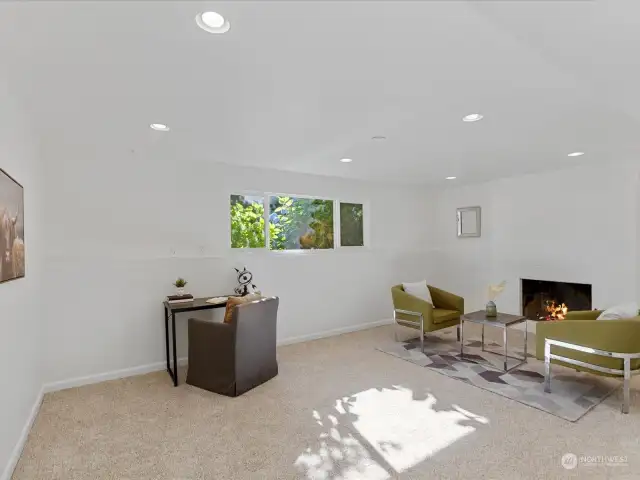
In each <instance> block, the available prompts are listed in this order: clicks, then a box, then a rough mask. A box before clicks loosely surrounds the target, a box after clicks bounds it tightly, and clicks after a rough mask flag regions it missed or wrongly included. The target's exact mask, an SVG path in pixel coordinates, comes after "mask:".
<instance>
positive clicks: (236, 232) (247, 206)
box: [230, 195, 266, 248]
mask: <svg viewBox="0 0 640 480" xmlns="http://www.w3.org/2000/svg"><path fill="white" fill-rule="evenodd" d="M230 213H231V248H265V247H266V240H265V229H264V197H258V196H249V195H231V205H230Z"/></svg>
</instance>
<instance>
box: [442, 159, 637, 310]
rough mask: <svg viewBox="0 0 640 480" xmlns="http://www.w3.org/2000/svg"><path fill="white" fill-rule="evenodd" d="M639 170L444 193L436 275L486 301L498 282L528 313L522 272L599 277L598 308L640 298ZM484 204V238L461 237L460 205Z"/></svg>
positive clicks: (543, 177) (569, 173)
mask: <svg viewBox="0 0 640 480" xmlns="http://www.w3.org/2000/svg"><path fill="white" fill-rule="evenodd" d="M637 192H638V174H637V169H636V168H627V167H621V168H608V167H604V168H590V167H580V168H575V169H567V170H562V171H558V172H550V173H545V174H536V175H526V176H522V177H517V178H508V179H500V180H496V181H493V182H489V183H485V184H481V185H474V186H468V187H460V188H451V189H447V190H443V191H440V192H438V194H437V208H436V214H435V216H436V224H435V228H434V232H436V240H435V245H436V248H437V254H436V257H437V265H438V268H437V270H438V273H437V278H438V281H440V282H442V284H444V285H446V286H447V287H449V288H451V289H452V290H454V291H457V292H459V293H460V294H462V295H464V296H465V298H466V299H467V303H466V307H467V309H468V310H472V309H478V308H483V306H484V304H485V303H486V301H487V299H486V287H487V285H488V284H489V283H490V282H493V283H497V282H499V281H501V280H503V279H504V280H507V282H508V287H507V290H506V291H505V292H504V293H503V295H502V296H501V297H500V298H499V299H498V302H497V303H498V304H499V305H498V307H499V309H502V310H503V311H506V312H511V313H519V312H520V278H534V279H541V280H557V281H567V282H580V283H591V284H592V285H593V306H594V308H606V307H609V306H611V305H612V304H615V303H617V302H624V301H629V300H634V299H637V292H638V290H637V271H636V269H637V265H638V251H637V222H638V198H637ZM473 205H480V206H481V207H482V237H480V238H461V239H458V238H457V237H456V218H455V212H456V208H457V207H464V206H473Z"/></svg>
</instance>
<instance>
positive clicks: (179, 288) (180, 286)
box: [173, 277, 187, 295]
mask: <svg viewBox="0 0 640 480" xmlns="http://www.w3.org/2000/svg"><path fill="white" fill-rule="evenodd" d="M173 285H174V286H175V287H176V294H177V295H184V294H185V292H184V287H186V286H187V281H186V280H185V279H184V278H182V277H179V278H178V279H177V280H176V281H175V283H174V284H173Z"/></svg>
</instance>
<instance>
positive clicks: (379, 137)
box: [371, 135, 387, 140]
mask: <svg viewBox="0 0 640 480" xmlns="http://www.w3.org/2000/svg"><path fill="white" fill-rule="evenodd" d="M386 139H387V137H385V136H384V135H376V136H375V137H371V140H386Z"/></svg>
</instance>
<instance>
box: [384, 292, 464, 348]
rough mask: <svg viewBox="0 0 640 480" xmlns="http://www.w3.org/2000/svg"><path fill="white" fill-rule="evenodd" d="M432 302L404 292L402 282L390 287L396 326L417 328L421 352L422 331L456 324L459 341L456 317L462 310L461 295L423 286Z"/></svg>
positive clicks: (462, 301) (431, 330)
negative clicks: (429, 294)
mask: <svg viewBox="0 0 640 480" xmlns="http://www.w3.org/2000/svg"><path fill="white" fill-rule="evenodd" d="M427 287H428V288H429V293H431V299H432V300H433V305H432V304H430V303H429V302H427V301H425V300H422V299H421V298H418V297H414V296H413V295H410V294H408V293H407V292H405V291H404V289H403V288H402V285H395V286H393V287H391V297H392V298H393V319H394V320H395V322H396V323H397V324H399V325H402V326H405V327H410V328H415V329H417V330H419V331H420V348H421V349H422V352H423V353H424V334H425V333H428V332H434V331H436V330H441V329H443V328H449V327H454V326H457V327H458V340H460V316H461V315H462V314H463V313H464V298H462V297H459V296H458V295H454V294H453V293H450V292H446V291H444V290H441V289H439V288H436V287H432V286H431V285H427Z"/></svg>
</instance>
